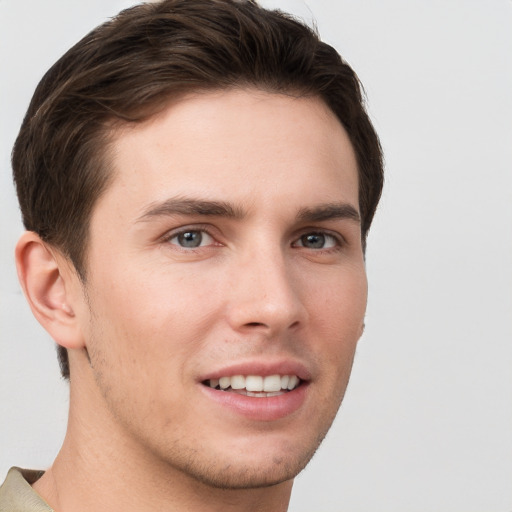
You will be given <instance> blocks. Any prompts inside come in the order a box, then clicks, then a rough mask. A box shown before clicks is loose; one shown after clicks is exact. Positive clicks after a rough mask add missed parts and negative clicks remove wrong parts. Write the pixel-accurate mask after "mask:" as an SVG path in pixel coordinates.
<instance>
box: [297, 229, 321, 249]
mask: <svg viewBox="0 0 512 512" xmlns="http://www.w3.org/2000/svg"><path fill="white" fill-rule="evenodd" d="M300 242H301V245H302V247H307V248H309V249H323V248H324V246H325V235H323V234H322V233H309V234H307V235H303V236H301V237H300Z"/></svg>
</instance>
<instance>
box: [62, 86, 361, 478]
mask: <svg viewBox="0 0 512 512" xmlns="http://www.w3.org/2000/svg"><path fill="white" fill-rule="evenodd" d="M112 154H113V169H114V170H113V172H114V176H115V178H114V180H113V182H112V184H111V185H110V187H109V189H108V190H107V191H106V193H105V194H104V195H103V196H102V197H101V198H100V200H99V201H98V203H97V205H96V207H95V210H94V213H93V216H92V219H91V226H90V230H91V238H90V249H89V252H88V264H87V271H88V274H87V275H88V280H87V284H86V292H87V308H86V310H87V314H86V315H85V316H84V318H83V334H84V340H85V343H86V345H87V351H88V354H89V358H90V366H88V369H87V371H89V372H91V382H93V383H94V386H95V388H96V390H97V391H99V392H100V393H99V395H101V397H102V400H103V403H102V406H101V407H100V408H99V410H100V411H101V410H102V407H103V409H104V411H105V414H109V415H110V416H111V418H113V420H112V423H111V425H113V427H111V428H114V429H115V430H116V432H115V436H117V438H122V439H124V440H125V441H126V446H130V447H132V448H133V452H134V453H135V452H136V451H137V453H143V454H145V456H146V457H148V458H150V459H151V460H152V461H153V462H158V463H159V464H165V465H166V466H167V467H168V468H172V469H173V470H175V471H177V472H179V474H180V475H187V477H190V478H192V479H195V480H199V481H202V482H205V483H207V484H209V485H213V486H217V487H231V488H240V487H258V486H264V485H269V484H274V483H277V482H281V481H285V480H288V479H291V478H293V477H294V476H295V475H296V474H297V473H298V472H299V471H300V470H301V469H302V468H303V467H304V466H305V464H306V463H307V462H308V460H309V459H310V457H311V456H312V454H313V453H314V451H315V449H316V448H317V446H318V444H319V443H320V441H321V440H322V438H323V437H324V435H325V434H326V432H327V430H328V429H329V427H330V425H331V422H332V420H333V419H334V416H335V414H336V411H337V409H338V407H339V405H340V402H341V400H342V397H343V394H344V391H345V388H346V385H347V381H348V378H349V374H350V369H351V365H352V360H353V356H354V350H355V347H356V342H357V340H358V338H359V336H360V334H361V330H362V324H363V316H364V312H365V306H366V275H365V268H364V260H363V253H362V248H361V238H360V236H361V235H360V223H359V220H358V211H359V210H358V184H357V168H356V160H355V156H354V152H353V149H352V147H351V144H350V142H349V140H348V137H347V135H346V133H345V131H344V129H343V128H342V126H341V125H340V123H339V122H338V121H337V119H336V117H335V116H334V114H332V113H331V112H330V111H329V110H328V108H327V107H326V106H325V105H324V104H323V103H322V102H321V101H320V100H319V99H316V98H293V97H290V96H285V95H279V94H271V93H266V92H261V91H255V90H233V91H222V92H211V93H202V94H197V95H192V96H190V97H187V98H186V99H184V100H182V101H179V102H177V103H175V104H172V105H171V106H169V107H168V108H167V109H166V110H165V112H163V113H162V114H160V115H159V116H158V117H156V118H154V119H152V120H151V121H148V122H147V123H145V124H142V125H137V126H136V127H133V128H126V129H123V130H122V131H120V132H119V133H118V134H117V136H116V138H115V141H114V145H113V153H112ZM73 372H74V369H73V368H72V370H71V373H72V375H73ZM72 383H73V379H72ZM99 414H102V413H101V412H100V413H99ZM130 449H131V448H130Z"/></svg>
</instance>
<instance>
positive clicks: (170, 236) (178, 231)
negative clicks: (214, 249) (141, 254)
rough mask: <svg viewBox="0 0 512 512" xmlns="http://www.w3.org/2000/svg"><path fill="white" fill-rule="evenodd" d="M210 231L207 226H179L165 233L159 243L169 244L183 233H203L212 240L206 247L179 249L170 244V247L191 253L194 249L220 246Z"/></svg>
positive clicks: (176, 245) (178, 246)
mask: <svg viewBox="0 0 512 512" xmlns="http://www.w3.org/2000/svg"><path fill="white" fill-rule="evenodd" d="M212 231H213V229H212V227H211V226H209V225H207V224H189V225H186V226H180V227H178V228H174V229H171V230H169V231H167V232H166V233H165V234H164V235H163V236H162V237H161V238H160V241H162V242H167V243H170V241H171V240H172V239H173V238H176V237H177V236H179V235H182V234H183V233H189V232H201V233H205V234H206V235H208V236H209V237H210V238H211V239H212V240H213V243H209V244H207V245H203V246H199V247H190V248H187V247H181V246H180V245H178V244H170V245H173V246H175V247H177V248H179V249H184V250H186V251H193V250H194V249H204V248H205V247H211V246H213V245H221V243H220V242H219V241H218V239H217V238H218V237H217V236H215V235H214V234H213V233H212Z"/></svg>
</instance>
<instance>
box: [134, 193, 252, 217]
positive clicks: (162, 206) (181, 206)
mask: <svg viewBox="0 0 512 512" xmlns="http://www.w3.org/2000/svg"><path fill="white" fill-rule="evenodd" d="M172 215H204V216H207V217H227V218H231V219H242V218H243V217H245V212H244V211H243V210H242V208H240V207H237V206H234V205H232V204H231V203H228V202H226V201H209V200H203V199H192V198H170V199H166V200H165V201H162V202H159V203H153V204H151V205H149V207H148V208H146V210H144V212H143V213H142V215H141V216H140V217H139V218H138V219H137V222H144V221H149V220H151V219H152V218H154V217H167V216H172Z"/></svg>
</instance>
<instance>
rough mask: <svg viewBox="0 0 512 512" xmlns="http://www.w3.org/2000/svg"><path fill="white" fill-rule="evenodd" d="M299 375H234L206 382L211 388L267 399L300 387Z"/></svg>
mask: <svg viewBox="0 0 512 512" xmlns="http://www.w3.org/2000/svg"><path fill="white" fill-rule="evenodd" d="M300 382H301V381H300V379H299V377H297V375H267V376H265V377H263V376H261V375H233V376H231V377H227V376H226V377H220V378H219V379H209V380H206V381H205V382H204V384H205V385H206V386H209V387H210V388H214V389H218V390H221V391H228V392H232V393H237V394H240V395H245V396H250V397H256V398H265V397H272V396H279V395H282V394H284V393H288V392H289V391H292V390H293V389H295V388H297V387H298V386H299V385H300Z"/></svg>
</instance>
